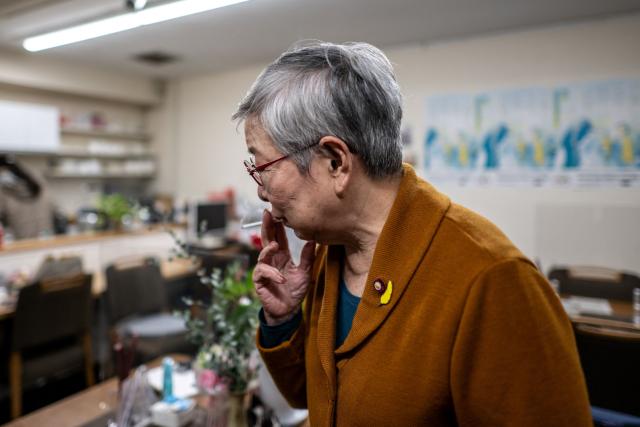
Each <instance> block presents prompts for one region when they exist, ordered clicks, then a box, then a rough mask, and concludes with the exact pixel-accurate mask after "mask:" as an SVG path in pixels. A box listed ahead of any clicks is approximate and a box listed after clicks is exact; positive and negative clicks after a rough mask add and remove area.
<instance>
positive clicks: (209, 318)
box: [171, 232, 260, 424]
mask: <svg viewBox="0 0 640 427" xmlns="http://www.w3.org/2000/svg"><path fill="white" fill-rule="evenodd" d="M171 234H172V235H173V237H174V240H176V242H177V244H178V246H177V248H175V249H174V254H176V255H177V256H179V257H183V258H184V257H189V255H188V254H187V252H186V250H185V244H184V243H183V242H181V241H180V240H179V239H178V238H177V237H176V235H175V233H173V232H171ZM251 273H252V271H247V269H245V268H242V266H241V264H240V263H232V264H231V265H230V266H229V267H228V268H227V269H226V270H225V271H224V272H223V271H220V270H214V271H213V272H212V273H211V274H210V275H207V274H205V273H204V272H203V271H199V273H198V275H199V276H200V282H201V283H202V284H203V285H204V286H206V287H207V288H208V290H209V292H210V293H211V298H210V302H204V301H195V300H192V299H189V298H183V300H184V302H185V304H186V305H187V309H186V310H184V311H182V312H178V313H177V314H178V315H180V316H182V317H183V318H184V320H185V322H186V326H187V330H188V332H187V339H188V340H190V341H191V342H192V343H194V344H196V346H197V347H198V349H199V350H198V354H197V356H196V359H195V361H194V364H193V367H194V371H195V373H196V383H197V385H198V387H199V388H200V390H202V391H203V392H205V393H207V394H209V395H210V396H227V395H228V400H227V402H228V403H229V405H230V408H229V418H230V419H232V420H235V421H236V424H238V423H240V424H242V421H239V420H242V419H245V417H244V407H245V402H244V398H245V397H246V395H247V392H248V391H249V389H250V385H251V383H252V382H253V381H254V380H255V379H256V377H257V353H256V351H255V334H256V330H257V328H258V324H259V321H258V312H259V310H260V302H259V300H258V297H257V295H256V293H255V289H254V285H253V278H252V274H251ZM218 401H219V400H218Z"/></svg>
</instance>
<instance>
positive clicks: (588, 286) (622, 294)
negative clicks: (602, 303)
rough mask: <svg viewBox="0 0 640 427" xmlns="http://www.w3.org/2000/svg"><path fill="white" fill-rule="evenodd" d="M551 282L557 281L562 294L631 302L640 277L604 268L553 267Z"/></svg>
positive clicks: (550, 273) (639, 282) (550, 274)
mask: <svg viewBox="0 0 640 427" xmlns="http://www.w3.org/2000/svg"><path fill="white" fill-rule="evenodd" d="M548 277H549V280H552V281H553V280H555V281H557V283H558V288H559V291H560V293H561V294H569V295H579V296H585V297H593V298H606V299H615V300H620V301H631V298H632V295H633V288H637V287H640V277H638V276H636V275H634V274H630V273H625V272H620V271H618V270H613V269H609V268H603V267H553V268H552V269H551V270H550V271H549V275H548Z"/></svg>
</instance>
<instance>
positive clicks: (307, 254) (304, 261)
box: [298, 240, 316, 270]
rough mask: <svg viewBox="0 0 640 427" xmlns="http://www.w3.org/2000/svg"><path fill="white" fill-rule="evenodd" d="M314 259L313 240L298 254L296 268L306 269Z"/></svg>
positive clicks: (314, 248)
mask: <svg viewBox="0 0 640 427" xmlns="http://www.w3.org/2000/svg"><path fill="white" fill-rule="evenodd" d="M315 259H316V242H314V241H313V240H311V241H308V242H307V243H305V245H304V247H303V248H302V252H300V264H299V265H298V267H300V268H303V269H305V270H306V269H308V268H309V267H311V266H312V265H313V261H314V260H315Z"/></svg>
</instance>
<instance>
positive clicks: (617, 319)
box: [563, 295, 640, 331]
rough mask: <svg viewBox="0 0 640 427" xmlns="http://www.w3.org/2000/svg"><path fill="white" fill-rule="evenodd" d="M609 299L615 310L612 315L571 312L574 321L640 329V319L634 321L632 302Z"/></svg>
mask: <svg viewBox="0 0 640 427" xmlns="http://www.w3.org/2000/svg"><path fill="white" fill-rule="evenodd" d="M569 296H570V295H563V297H569ZM608 301H609V304H610V305H611V309H612V311H613V313H612V315H611V316H593V315H589V314H588V313H579V314H570V315H569V317H570V319H571V321H572V322H573V323H582V324H588V325H594V326H605V327H610V328H618V329H630V330H636V331H640V319H636V321H635V322H634V318H633V306H632V304H631V302H627V301H618V300H608Z"/></svg>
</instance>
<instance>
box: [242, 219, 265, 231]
mask: <svg viewBox="0 0 640 427" xmlns="http://www.w3.org/2000/svg"><path fill="white" fill-rule="evenodd" d="M261 225H262V221H256V222H250V223H248V224H242V226H241V227H240V228H242V229H243V230H244V229H246V228H254V227H260V226H261Z"/></svg>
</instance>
